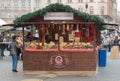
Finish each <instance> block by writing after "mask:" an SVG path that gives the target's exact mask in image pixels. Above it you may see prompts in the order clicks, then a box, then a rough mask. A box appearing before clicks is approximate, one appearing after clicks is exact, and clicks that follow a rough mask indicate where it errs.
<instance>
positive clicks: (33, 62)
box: [23, 49, 98, 76]
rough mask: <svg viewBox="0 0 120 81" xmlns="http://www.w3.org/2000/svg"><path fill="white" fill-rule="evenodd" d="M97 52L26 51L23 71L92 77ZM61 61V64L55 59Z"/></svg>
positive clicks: (95, 68)
mask: <svg viewBox="0 0 120 81" xmlns="http://www.w3.org/2000/svg"><path fill="white" fill-rule="evenodd" d="M97 55H98V54H97V50H96V51H94V50H86V51H85V50H84V51H77V50H61V51H57V50H56V49H52V50H39V49H35V50H34V49H31V50H30V49H26V50H25V51H24V55H23V70H24V72H26V73H31V72H32V73H43V72H50V71H52V72H54V73H57V74H60V75H61V73H62V74H63V75H73V74H75V75H82V76H83V75H85V76H94V75H96V73H97ZM58 57H60V58H61V59H62V62H61V63H58V64H57V62H58V61H56V58H58Z"/></svg>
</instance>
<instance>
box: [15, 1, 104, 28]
mask: <svg viewBox="0 0 120 81" xmlns="http://www.w3.org/2000/svg"><path fill="white" fill-rule="evenodd" d="M57 11H65V12H72V13H73V14H76V15H78V16H82V17H84V19H85V20H86V22H95V23H96V25H97V26H98V27H99V30H104V29H106V28H105V26H104V25H102V24H103V23H104V20H103V19H102V18H100V17H98V16H94V15H90V14H88V13H85V12H80V11H78V10H75V9H73V8H71V7H70V6H68V5H63V4H60V3H55V4H50V5H48V6H46V7H45V8H43V9H40V10H37V11H35V12H32V13H28V14H25V15H22V16H21V17H19V18H16V19H15V20H14V24H15V26H16V27H17V26H19V25H20V24H21V23H23V22H29V21H30V20H31V19H33V18H35V17H37V16H44V15H45V14H46V13H47V12H57Z"/></svg>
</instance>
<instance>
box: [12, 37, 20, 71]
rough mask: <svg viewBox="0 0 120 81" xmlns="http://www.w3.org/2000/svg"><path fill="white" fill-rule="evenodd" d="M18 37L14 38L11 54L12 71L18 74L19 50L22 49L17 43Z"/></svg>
mask: <svg viewBox="0 0 120 81" xmlns="http://www.w3.org/2000/svg"><path fill="white" fill-rule="evenodd" d="M16 40H17V36H15V35H14V36H12V43H11V44H10V53H11V55H12V71H13V72H18V71H17V62H18V60H17V48H20V46H19V45H18V43H17V41H16Z"/></svg>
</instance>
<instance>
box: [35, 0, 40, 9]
mask: <svg viewBox="0 0 120 81" xmlns="http://www.w3.org/2000/svg"><path fill="white" fill-rule="evenodd" d="M36 7H37V8H38V7H39V0H36Z"/></svg>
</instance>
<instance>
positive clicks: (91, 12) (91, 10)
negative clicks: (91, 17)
mask: <svg viewBox="0 0 120 81" xmlns="http://www.w3.org/2000/svg"><path fill="white" fill-rule="evenodd" d="M90 14H94V9H93V6H90Z"/></svg>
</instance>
